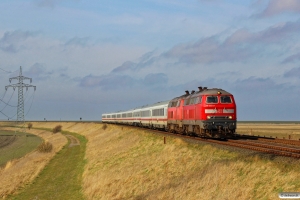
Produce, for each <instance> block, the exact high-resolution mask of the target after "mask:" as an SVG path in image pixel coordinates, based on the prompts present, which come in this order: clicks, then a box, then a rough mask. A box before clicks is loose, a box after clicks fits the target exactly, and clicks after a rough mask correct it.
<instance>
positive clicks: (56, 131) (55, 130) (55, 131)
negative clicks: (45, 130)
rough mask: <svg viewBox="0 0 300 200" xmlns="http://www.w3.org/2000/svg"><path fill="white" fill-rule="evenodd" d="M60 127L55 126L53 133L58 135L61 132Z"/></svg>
mask: <svg viewBox="0 0 300 200" xmlns="http://www.w3.org/2000/svg"><path fill="white" fill-rule="evenodd" d="M61 128H62V126H61V125H57V126H55V127H54V128H53V129H52V132H53V133H58V132H60V131H61Z"/></svg>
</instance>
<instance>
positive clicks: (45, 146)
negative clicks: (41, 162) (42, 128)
mask: <svg viewBox="0 0 300 200" xmlns="http://www.w3.org/2000/svg"><path fill="white" fill-rule="evenodd" d="M52 148H53V146H52V144H51V143H50V142H43V143H42V144H40V145H39V146H38V151H39V152H42V153H48V152H51V151H52Z"/></svg>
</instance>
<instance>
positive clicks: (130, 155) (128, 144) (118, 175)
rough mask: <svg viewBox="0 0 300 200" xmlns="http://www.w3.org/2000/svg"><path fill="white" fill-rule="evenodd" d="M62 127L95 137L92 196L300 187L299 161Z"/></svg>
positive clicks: (89, 156)
mask: <svg viewBox="0 0 300 200" xmlns="http://www.w3.org/2000/svg"><path fill="white" fill-rule="evenodd" d="M62 125H63V127H67V128H66V129H67V130H69V131H74V132H77V133H80V134H82V135H85V136H86V137H87V139H88V141H89V142H88V143H87V149H86V157H85V158H86V161H87V163H86V166H85V170H84V173H83V183H82V189H83V191H84V194H85V197H86V198H87V199H278V193H279V192H283V191H299V190H300V181H299V180H298V177H299V171H300V169H299V168H300V167H299V166H300V165H299V164H300V163H299V161H298V160H293V159H285V158H284V159H283V158H281V157H276V156H275V157H271V159H270V157H265V156H263V154H260V153H256V152H253V153H249V151H246V152H248V153H238V152H234V151H229V150H225V149H222V148H221V149H220V148H218V147H215V146H212V145H209V144H205V143H203V144H193V143H186V142H185V141H182V140H181V139H176V138H172V137H167V144H163V136H161V135H155V134H151V133H150V131H137V130H134V129H131V128H129V127H123V128H122V127H120V126H114V125H108V128H107V129H105V130H104V129H102V125H101V124H93V123H86V124H84V123H65V124H62ZM34 126H36V125H34ZM38 126H50V125H47V124H39V125H38Z"/></svg>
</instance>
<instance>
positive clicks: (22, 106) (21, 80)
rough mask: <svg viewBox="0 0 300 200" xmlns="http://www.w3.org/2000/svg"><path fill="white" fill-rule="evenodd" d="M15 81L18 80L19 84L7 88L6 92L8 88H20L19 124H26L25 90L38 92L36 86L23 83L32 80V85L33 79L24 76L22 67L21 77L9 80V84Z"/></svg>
mask: <svg viewBox="0 0 300 200" xmlns="http://www.w3.org/2000/svg"><path fill="white" fill-rule="evenodd" d="M13 79H17V80H18V81H19V82H18V83H16V84H11V85H7V86H5V90H7V88H9V87H12V88H13V89H14V90H15V89H16V88H18V108H17V123H22V122H23V123H25V119H24V96H23V88H26V90H28V88H29V87H33V88H34V90H36V86H34V85H29V84H25V83H23V81H24V80H27V79H28V80H30V83H31V82H32V78H28V77H25V76H23V75H22V67H21V66H20V73H19V76H17V77H12V78H9V82H10V83H11V81H12V80H13Z"/></svg>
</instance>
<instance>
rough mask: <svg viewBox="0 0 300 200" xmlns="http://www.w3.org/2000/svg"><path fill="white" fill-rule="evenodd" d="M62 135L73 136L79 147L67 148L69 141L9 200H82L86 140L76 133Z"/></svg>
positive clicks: (64, 132) (65, 132)
mask: <svg viewBox="0 0 300 200" xmlns="http://www.w3.org/2000/svg"><path fill="white" fill-rule="evenodd" d="M62 133H63V134H68V135H73V136H75V137H76V138H78V139H79V141H80V145H77V146H73V147H69V143H70V141H69V142H68V144H67V145H66V146H64V147H63V149H62V150H61V151H60V152H58V153H57V155H55V157H54V158H53V159H52V160H51V161H50V163H49V164H48V165H47V166H46V167H45V168H44V170H43V171H42V172H41V173H40V174H39V176H38V177H37V178H36V179H35V180H34V182H33V183H32V184H30V185H28V186H26V187H25V188H24V189H22V191H21V192H20V193H19V194H17V195H14V196H11V197H10V198H9V199H16V200H17V199H20V200H21V199H22V200H26V199H45V200H47V199H72V200H73V199H84V196H83V193H82V189H81V183H82V174H83V170H84V165H85V160H84V155H85V148H86V143H87V140H86V138H85V137H84V136H82V135H79V134H76V133H71V132H67V131H62Z"/></svg>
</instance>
